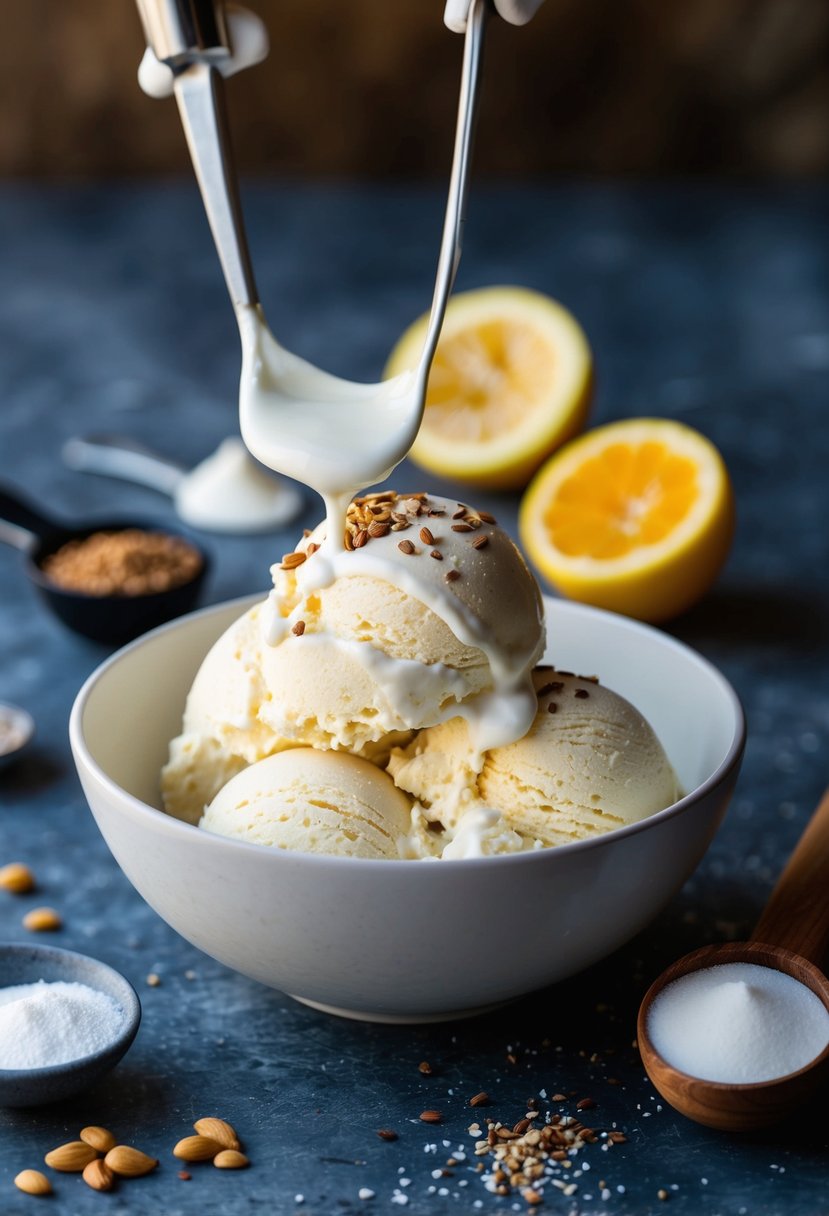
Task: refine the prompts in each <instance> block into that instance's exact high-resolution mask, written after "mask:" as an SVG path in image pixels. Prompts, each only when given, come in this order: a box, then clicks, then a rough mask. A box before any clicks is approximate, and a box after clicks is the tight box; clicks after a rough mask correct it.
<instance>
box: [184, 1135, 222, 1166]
mask: <svg viewBox="0 0 829 1216" xmlns="http://www.w3.org/2000/svg"><path fill="white" fill-rule="evenodd" d="M221 1147H222V1146H221V1144H219V1143H217V1142H216V1141H215V1140H212V1139H211V1138H210V1137H209V1136H185V1137H184V1139H183V1140H179V1142H178V1144H177V1145H176V1147H175V1148H174V1149H173V1156H174V1157H178V1158H180V1160H182V1161H212V1160H213V1158H214V1157H215V1156H216V1154H217V1153H218V1152H219V1151H220V1150H221Z"/></svg>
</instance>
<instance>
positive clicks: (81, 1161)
mask: <svg viewBox="0 0 829 1216" xmlns="http://www.w3.org/2000/svg"><path fill="white" fill-rule="evenodd" d="M96 1156H97V1153H96V1151H95V1149H94V1148H93V1147H92V1145H91V1144H85V1143H84V1141H83V1140H70V1141H69V1143H68V1144H61V1145H60V1146H59V1147H58V1148H53V1149H52V1151H51V1152H50V1153H47V1154H46V1156H45V1157H44V1158H43V1160H44V1161H45V1162H46V1164H47V1165H48V1166H49V1167H50V1168H51V1169H53V1170H59V1171H60V1172H61V1173H62V1174H80V1172H81V1171H82V1170H83V1168H84V1166H87V1165H89V1163H90V1161H94V1160H95V1158H96Z"/></svg>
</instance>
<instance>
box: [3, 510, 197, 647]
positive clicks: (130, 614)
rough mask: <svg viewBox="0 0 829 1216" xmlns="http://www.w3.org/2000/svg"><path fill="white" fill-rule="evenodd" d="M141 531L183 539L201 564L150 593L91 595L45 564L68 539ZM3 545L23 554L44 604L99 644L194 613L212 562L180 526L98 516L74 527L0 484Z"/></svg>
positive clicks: (112, 642)
mask: <svg viewBox="0 0 829 1216" xmlns="http://www.w3.org/2000/svg"><path fill="white" fill-rule="evenodd" d="M128 528H138V529H140V530H141V531H142V532H155V533H163V534H165V535H168V536H175V537H181V539H183V540H186V541H187V543H188V545H190V546H192V548H193V549H195V550H196V552H197V553H198V554H199V556H200V558H201V565H200V567H199V569H198V570H197V572H196V573H195V574H194V575H193V577H192V578H190V579H189V580H188V581H187V582H186V583H182V584H180V585H179V586H177V587H170V588H169V590H167V591H154V592H149V593H148V594H146V595H86V594H84V593H82V592H79V591H69V590H67V589H65V588H63V587H60V586H59V585H58V584H57V583H55V582H53V580H52V579H50V578H49V575H48V574H47V573H46V571H45V570H44V569H43V563H44V562H45V561H46V559H47V558H48V557H50V556H51V555H52V554H53V553H56V552H57V551H58V549H60V548H62V546H63V545H65V544H66V543H67V542H68V541H71V540H84V539H85V538H86V537H88V536H92V535H93V533H95V532H123V531H126V530H127V529H128ZM0 543H3V544H7V545H11V546H12V547H13V548H15V549H19V550H20V551H21V552H22V553H23V555H24V564H23V569H24V572H25V574H26V576H27V578H28V579H29V582H31V583H32V584H33V585H34V586H35V588H36V589H37V591H38V593H39V594H40V596H41V598H42V599H43V601H44V603H46V605H47V606H48V607H49V608H50V609H51V611H52V612H54V614H55V615H56V616H57V617H59V618H60V620H61V621H63V623H64V625H67V626H68V627H69V628H70V629H73V630H74V631H75V632H76V633H81V634H83V636H84V637H87V638H93V639H94V640H95V641H96V642H106V643H107V644H109V645H115V646H120V645H122V644H123V643H124V642H129V641H131V639H132V638H135V637H138V635H139V634H140V633H145V632H146V631H147V630H148V629H153V628H155V626H156V625H163V624H164V622H165V621H170V620H172V619H173V617H177V616H181V615H182V614H183V613H185V612H189V611H190V609H191V608H192V607H193V606H194V605H195V603H196V600H197V598H198V595H199V592H200V590H201V587H202V584H203V582H204V579H205V575H206V574H207V571H208V567H209V565H210V559H209V558H208V555H207V553H206V552H205V550H204V549H203V548H202V547H201V545H199V544H197V543H196V542H195V541H194V540H193V539H192V538H191V537H190V536H186V535H185V534H184V533H183V532H180V531H177V530H176V529H172V528H168V527H167V526H166V525H164V526H161V525H159V524H157V523H147V522H146V521H140V520H135V519H130V520H124V519H118V520H105V521H101V520H97V521H96V522H94V523H81V524H75V525H74V526H72V527H69V526H67V525H65V524H60V523H58V522H57V521H55V520H53V519H50V518H49V517H48V516H46V515H43V514H42V512H40V511H39V510H37V509H36V508H35V507H33V506H31V504H29V503H27V502H25V501H24V500H23V499H21V498H18V497H17V495H15V494H12V493H10V492H9V491H8V490H6V489H3V488H2V487H0Z"/></svg>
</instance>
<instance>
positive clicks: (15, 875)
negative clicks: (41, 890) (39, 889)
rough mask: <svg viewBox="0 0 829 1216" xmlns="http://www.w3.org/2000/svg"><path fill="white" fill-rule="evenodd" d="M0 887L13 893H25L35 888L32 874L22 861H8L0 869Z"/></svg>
mask: <svg viewBox="0 0 829 1216" xmlns="http://www.w3.org/2000/svg"><path fill="white" fill-rule="evenodd" d="M0 887H3V888H4V889H5V890H6V891H11V892H12V893H13V894H14V895H26V894H27V893H28V892H29V891H33V890H34V888H35V878H34V874H32V871H31V870H30V869H29V867H28V866H26V865H24V864H23V862H22V861H12V862H9V864H8V865H7V866H3V868H2V869H0Z"/></svg>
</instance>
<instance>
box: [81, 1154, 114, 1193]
mask: <svg viewBox="0 0 829 1216" xmlns="http://www.w3.org/2000/svg"><path fill="white" fill-rule="evenodd" d="M82 1177H83V1180H84V1182H85V1183H86V1185H87V1186H89V1187H92V1190H93V1191H111V1190H112V1187H113V1184H114V1182H115V1174H114V1173H113V1172H112V1170H111V1169H110V1168H109V1166H108V1165H107V1163H106V1161H103V1160H102V1159H101V1158H100V1157H96V1158H95V1160H94V1161H90V1162H89V1164H88V1165H85V1166H84V1169H83V1175H82Z"/></svg>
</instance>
